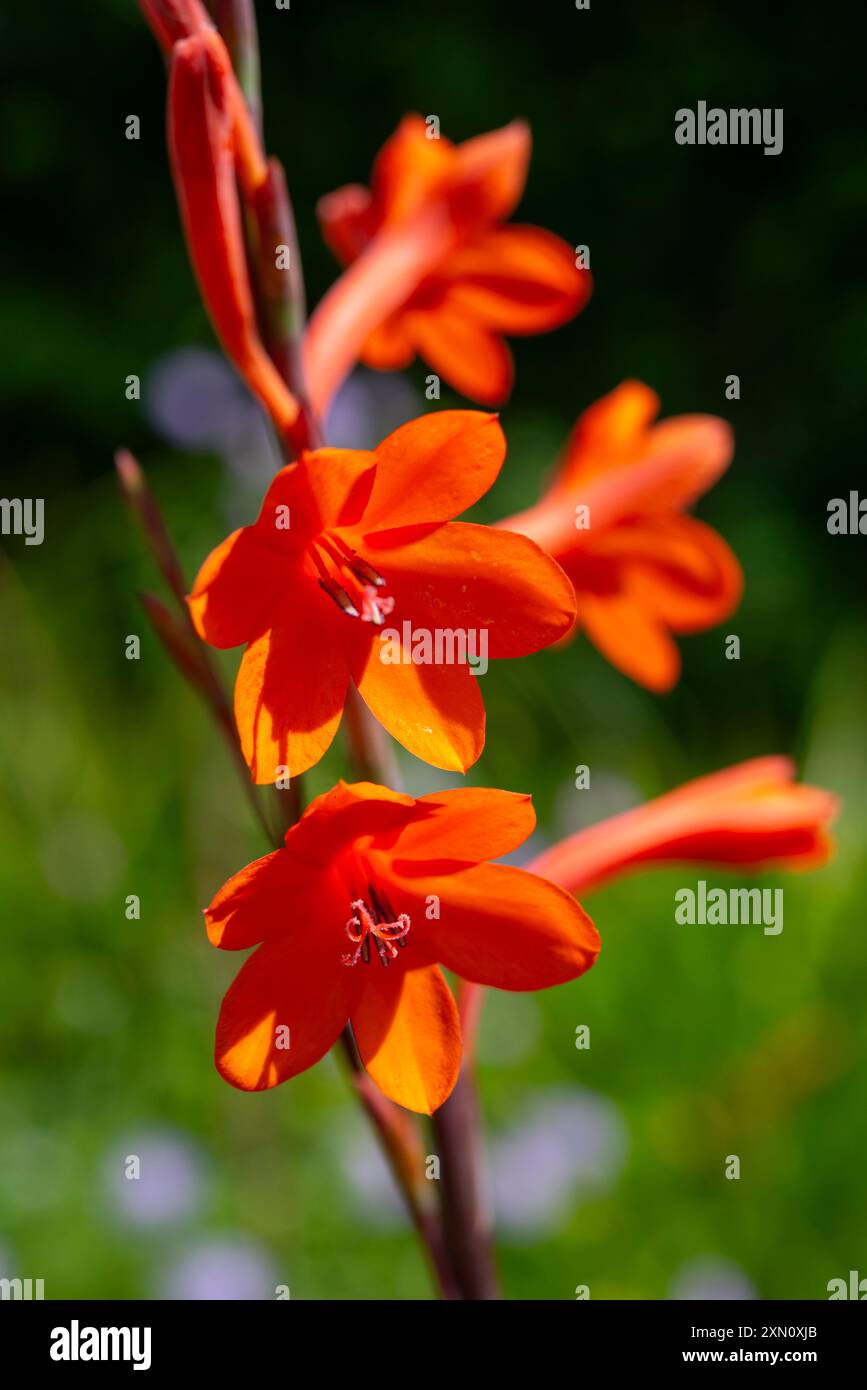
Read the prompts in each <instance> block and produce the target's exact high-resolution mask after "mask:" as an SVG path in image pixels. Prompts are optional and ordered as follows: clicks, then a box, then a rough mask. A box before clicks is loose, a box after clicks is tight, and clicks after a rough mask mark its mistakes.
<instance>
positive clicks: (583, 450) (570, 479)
mask: <svg viewBox="0 0 867 1390" xmlns="http://www.w3.org/2000/svg"><path fill="white" fill-rule="evenodd" d="M658 414H659V397H658V396H657V394H656V392H655V391H651V389H650V387H649V386H645V385H644V383H643V382H641V381H624V382H621V384H620V385H619V386H616V387H615V388H614V390H613V391H609V393H608V395H607V396H603V397H602V399H601V400H599V401H596V402H595V403H594V404H593V405H591V406H589V407H588V408H587V409H586V410H585V411H584V412H583V413H582V414H581V415H579V417H578V421H577V423H576V425H575V428H574V429H573V431H572V434H571V435H570V437H569V440H568V442H567V444H566V448H565V450H564V453H563V457H562V460H561V463H560V476H559V479H558V483H559V484H560V485H561V486H564V487H576V486H580V485H583V484H585V483H588V482H589V481H590V480H591V479H592V478H594V477H596V476H597V474H599V473H604V472H606V471H607V470H608V469H609V468H612V467H616V466H618V465H620V464H623V463H627V462H629V461H630V460H632V459H634V458H635V457H636V454H637V451H638V450H639V449H640V448H641V445H642V443H643V441H644V440H645V439H646V437H647V433H648V430H649V428H650V426H651V424H652V423H653V421H654V420H655V419H656V417H657V415H658Z"/></svg>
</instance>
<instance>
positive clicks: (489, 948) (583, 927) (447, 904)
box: [391, 864, 600, 990]
mask: <svg viewBox="0 0 867 1390" xmlns="http://www.w3.org/2000/svg"><path fill="white" fill-rule="evenodd" d="M391 878H392V880H393V884H392V890H391V891H392V894H393V901H395V902H400V904H401V910H403V911H406V912H408V913H409V916H410V918H411V920H412V921H413V922H415V921H416V920H418V921H419V922H421V923H422V924H423V928H422V930H423V935H422V932H421V931H420V932H419V933H418V935H417V938H416V940H415V941H412V942H411V944H412V946H413V947H415V948H416V949H417V950H419V951H423V952H424V954H425V958H430V959H434V960H438V961H439V962H440V963H441V964H442V965H444V966H445V967H446V969H447V970H454V972H455V973H456V974H457V975H460V976H461V977H462V979H464V980H470V981H472V982H473V983H474V984H480V985H492V986H493V987H494V988H496V989H511V990H535V989H547V988H549V987H550V986H551V985H560V984H563V983H565V981H567V980H574V979H577V977H578V976H579V975H583V974H584V972H585V970H589V969H590V966H591V965H592V964H593V962H594V960H595V959H596V956H597V955H598V953H599V944H600V943H599V935H598V933H597V931H596V928H595V927H594V926H593V923H592V922H591V921H590V918H589V917H588V916H587V914H586V912H585V911H584V909H583V908H582V907H581V906H580V904H578V903H576V901H575V899H574V898H573V897H572V896H571V894H569V893H567V892H566V891H565V890H564V889H562V888H558V887H557V886H556V885H555V884H553V883H549V882H548V881H547V880H546V879H543V878H538V877H536V875H535V874H530V873H527V872H526V871H525V870H524V869H515V868H512V867H511V866H510V865H507V864H476V865H473V866H472V867H471V868H464V869H459V870H458V871H457V872H456V873H450V874H445V875H442V876H439V875H437V874H436V872H433V873H431V874H429V875H428V876H426V877H423V878H419V877H415V876H414V877H412V878H409V877H408V876H407V875H405V874H400V873H398V871H397V867H396V866H394V865H393V866H392V872H391ZM431 894H435V895H436V897H437V898H438V899H439V904H440V907H439V910H440V917H439V920H433V921H432V920H430V919H428V918H427V904H428V903H429V901H430V896H431ZM406 954H407V955H408V954H409V952H408V951H407V953H406Z"/></svg>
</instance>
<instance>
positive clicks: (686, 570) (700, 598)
mask: <svg viewBox="0 0 867 1390" xmlns="http://www.w3.org/2000/svg"><path fill="white" fill-rule="evenodd" d="M596 554H597V555H598V556H604V557H605V559H606V560H607V561H608V562H609V563H612V564H615V565H616V566H617V568H618V571H619V574H620V585H621V587H622V589H623V591H624V593H626V594H628V595H630V596H631V597H632V598H633V599H634V600H635V601H636V602H637V603H639V604H641V605H643V606H644V607H646V608H647V609H648V611H649V612H652V613H653V614H654V615H655V616H656V617H657V618H658V619H659V620H660V621H661V622H663V623H664V624H665V626H666V627H668V628H670V629H671V630H672V631H674V632H700V631H701V630H702V629H703V628H707V627H712V626H713V625H714V624H715V623H718V622H721V621H722V619H723V618H726V617H728V615H729V614H730V613H732V612H733V611H734V609H735V608H736V607H737V604H738V602H739V600H740V597H741V593H742V590H743V576H742V574H741V568H740V565H739V564H738V562H737V560H736V559H735V557H734V555H733V554H732V552H731V550H730V549H729V547H728V546H727V545H726V543H725V541H724V540H723V539H722V537H721V536H719V535H717V533H716V531H713V530H712V529H711V528H710V527H709V526H705V525H704V523H703V522H701V521H695V520H694V519H693V518H692V517H689V516H671V517H668V516H659V517H651V518H649V519H647V520H646V521H636V522H628V523H624V525H622V526H617V527H615V528H614V529H613V530H612V531H609V532H607V533H606V535H605V536H603V537H602V539H601V541H600V543H599V545H598V546H597V551H596Z"/></svg>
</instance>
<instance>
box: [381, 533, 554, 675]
mask: <svg viewBox="0 0 867 1390" xmlns="http://www.w3.org/2000/svg"><path fill="white" fill-rule="evenodd" d="M374 539H375V538H374ZM373 553H374V555H375V559H376V563H377V565H379V566H380V567H381V569H382V572H383V574H384V575H385V578H386V583H387V585H388V592H389V593H391V594H393V595H394V598H395V609H394V614H393V616H392V619H391V620H390V621H392V622H393V623H394V625H395V627H396V628H399V627H400V626H401V623H402V621H403V619H404V618H409V619H410V620H411V621H412V622H414V623H418V624H421V625H424V627H425V628H426V629H427V630H430V631H432V632H435V631H436V630H438V629H439V630H440V631H442V632H449V631H451V632H454V631H455V630H462V631H463V632H464V633H467V632H473V633H476V634H482V633H486V634H487V638H486V640H487V644H488V647H487V655H489V656H490V657H492V658H499V657H512V656H527V655H528V654H529V653H530V652H537V651H540V650H541V649H542V648H543V647H547V646H550V645H551V644H552V643H553V642H556V641H558V640H559V639H560V638H561V637H563V636H565V635H566V633H568V632H569V630H570V628H571V627H572V624H573V623H574V621H575V594H574V591H573V588H572V584H571V582H570V580H569V579H568V578H567V576H566V574H565V573H564V572H563V570H562V569H561V568H560V566H559V565H558V564H557V562H556V560H552V559H551V556H550V555H546V554H545V552H544V551H543V550H540V549H539V547H538V546H537V545H536V543H535V542H534V541H531V540H529V539H528V538H527V537H526V536H520V535H517V534H516V533H515V532H511V531H500V530H495V529H494V528H492V527H490V526H476V525H473V524H471V523H469V522H462V521H457V522H450V523H449V524H448V525H447V526H441V527H440V528H439V530H437V531H434V532H433V533H432V534H430V535H428V536H425V537H424V538H423V539H421V540H418V541H415V542H412V543H410V544H408V545H404V546H395V547H393V548H390V549H389V550H388V551H387V552H386V551H383V552H382V553H381V555H379V554H377V553H376V552H375V551H374V552H373ZM391 630H392V629H389V631H391ZM475 641H476V643H477V646H476V649H475V651H474V652H472V653H471V654H473V655H475V656H479V655H481V654H482V651H481V645H480V638H479V636H477V637H476V638H475ZM375 645H376V644H374V646H375Z"/></svg>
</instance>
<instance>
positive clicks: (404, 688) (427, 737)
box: [356, 643, 485, 772]
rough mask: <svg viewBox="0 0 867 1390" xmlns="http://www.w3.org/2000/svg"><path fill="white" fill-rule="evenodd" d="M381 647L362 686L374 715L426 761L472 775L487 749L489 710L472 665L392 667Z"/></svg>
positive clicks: (372, 654)
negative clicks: (383, 656)
mask: <svg viewBox="0 0 867 1390" xmlns="http://www.w3.org/2000/svg"><path fill="white" fill-rule="evenodd" d="M380 657H381V648H380V645H379V643H374V644H373V645H372V646H371V649H370V656H369V659H368V661H367V665H366V666H365V667H364V669H363V672H362V674H361V676H360V678H359V679H357V681H356V683H357V685H358V689H359V692H360V694H361V696H362V698H363V700H364V702H365V704H366V705H367V707H368V709H369V710H370V711H371V713H372V714H375V715H376V718H377V719H378V720H379V722H380V724H382V726H383V728H385V729H387V730H388V732H389V733H390V734H391V736H392V737H393V738H396V739H397V741H398V743H400V744H402V745H403V747H404V748H406V749H407V750H408V751H409V752H410V753H414V754H415V756H416V757H417V758H421V759H422V761H423V762H426V763H431V764H432V766H433V767H441V768H444V769H445V770H446V771H449V772H466V770H467V768H468V767H472V765H473V763H474V762H475V761H476V760H477V758H478V757H479V755H480V753H481V751H482V749H483V748H484V746H485V707H484V705H483V703H482V697H481V695H480V694H479V682H478V679H477V678H476V677H475V676H473V675H471V674H470V671H469V668H468V667H467V666H458V665H455V666H422V665H416V664H414V663H413V662H412V661H409V662H408V663H407V664H406V665H404V664H403V663H402V662H401V663H400V664H394V665H387V664H386V663H384V662H383V661H382V660H381V659H380Z"/></svg>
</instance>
